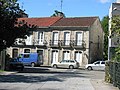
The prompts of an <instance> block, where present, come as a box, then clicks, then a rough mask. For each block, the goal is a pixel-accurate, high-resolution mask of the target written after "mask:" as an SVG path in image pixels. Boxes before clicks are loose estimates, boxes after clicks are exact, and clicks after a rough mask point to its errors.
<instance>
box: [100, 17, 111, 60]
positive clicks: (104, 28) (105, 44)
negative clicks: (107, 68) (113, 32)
mask: <svg viewBox="0 0 120 90" xmlns="http://www.w3.org/2000/svg"><path fill="white" fill-rule="evenodd" d="M108 22H109V17H108V16H105V17H103V19H102V21H101V24H102V27H103V30H104V52H103V57H104V59H105V60H107V59H108Z"/></svg>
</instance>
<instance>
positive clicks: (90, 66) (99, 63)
mask: <svg viewBox="0 0 120 90" xmlns="http://www.w3.org/2000/svg"><path fill="white" fill-rule="evenodd" d="M85 68H86V69H88V70H105V61H96V62H94V63H92V64H87V65H86V66H85Z"/></svg>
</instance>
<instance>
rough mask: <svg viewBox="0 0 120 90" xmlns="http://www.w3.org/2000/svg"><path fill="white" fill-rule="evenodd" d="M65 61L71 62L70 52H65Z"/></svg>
mask: <svg viewBox="0 0 120 90" xmlns="http://www.w3.org/2000/svg"><path fill="white" fill-rule="evenodd" d="M63 60H70V52H69V51H64V52H63Z"/></svg>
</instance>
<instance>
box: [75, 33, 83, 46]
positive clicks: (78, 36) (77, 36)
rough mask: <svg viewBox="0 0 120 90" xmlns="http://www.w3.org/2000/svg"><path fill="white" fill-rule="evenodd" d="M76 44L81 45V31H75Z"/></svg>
mask: <svg viewBox="0 0 120 90" xmlns="http://www.w3.org/2000/svg"><path fill="white" fill-rule="evenodd" d="M76 44H77V45H82V32H76Z"/></svg>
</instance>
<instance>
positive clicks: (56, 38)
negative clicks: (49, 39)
mask: <svg viewBox="0 0 120 90" xmlns="http://www.w3.org/2000/svg"><path fill="white" fill-rule="evenodd" d="M53 44H54V45H58V32H53Z"/></svg>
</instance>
